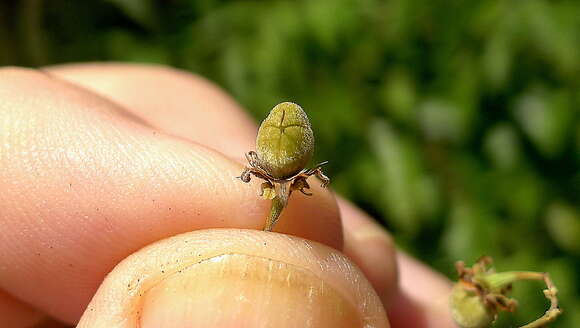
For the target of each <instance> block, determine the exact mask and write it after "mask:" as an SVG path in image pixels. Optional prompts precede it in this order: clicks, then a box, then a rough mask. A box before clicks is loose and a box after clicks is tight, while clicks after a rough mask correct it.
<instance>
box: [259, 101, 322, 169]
mask: <svg viewBox="0 0 580 328" xmlns="http://www.w3.org/2000/svg"><path fill="white" fill-rule="evenodd" d="M313 152H314V133H312V128H311V127H310V122H309V121H308V117H307V116H306V113H305V112H304V110H303V109H302V107H300V106H299V105H297V104H295V103H291V102H283V103H281V104H278V105H276V106H275V107H274V108H272V110H271V111H270V114H268V117H266V119H264V121H263V122H262V124H261V125H260V130H259V131H258V137H257V138H256V153H257V154H258V159H259V161H260V163H259V165H260V167H261V168H263V169H264V170H265V171H266V172H268V174H270V175H271V176H272V177H273V178H276V179H285V178H289V177H291V176H293V175H295V174H297V173H299V172H300V171H301V170H302V169H304V168H305V167H306V165H307V164H308V162H309V161H310V159H311V158H312V153H313Z"/></svg>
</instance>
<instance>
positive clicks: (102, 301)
mask: <svg viewBox="0 0 580 328" xmlns="http://www.w3.org/2000/svg"><path fill="white" fill-rule="evenodd" d="M191 322H196V323H197V324H199V325H200V326H211V327H231V326H235V327H255V326H268V327H270V326H276V327H297V326H309V325H310V326H315V327H361V328H362V327H388V321H387V318H386V316H385V313H384V310H383V307H382V305H381V303H380V300H379V299H378V297H377V295H376V293H375V292H374V291H373V289H372V287H371V286H370V284H369V283H368V281H367V280H366V279H365V278H364V276H363V275H362V273H360V271H358V269H357V268H356V267H355V266H354V265H353V264H352V263H351V262H350V261H348V260H347V259H346V258H345V257H344V256H342V255H341V254H340V253H339V252H337V251H335V250H333V249H331V248H328V247H326V246H323V245H321V244H318V243H315V242H311V241H308V240H304V239H300V238H296V237H291V236H287V235H282V234H277V233H267V232H261V231H252V230H232V229H218V230H205V231H196V232H192V233H188V234H183V235H180V236H176V237H172V238H169V239H167V240H163V241H160V242H158V243H156V244H153V245H151V246H148V247H146V248H145V249H142V250H140V251H138V252H137V253H135V254H133V255H131V256H130V257H129V258H127V259H126V260H124V261H123V262H122V263H120V264H119V265H118V266H117V267H116V268H115V269H114V270H113V272H111V273H110V274H109V275H108V277H107V279H106V280H105V281H104V283H103V284H102V285H101V287H100V288H99V290H98V292H97V294H96V295H95V297H94V298H93V300H92V301H91V304H90V305H89V307H88V308H87V310H86V311H85V314H84V315H83V317H82V319H81V321H80V323H79V327H121V326H122V327H137V326H139V327H159V326H171V327H186V326H188V325H190V324H191ZM116 323H124V324H123V325H118V324H116Z"/></svg>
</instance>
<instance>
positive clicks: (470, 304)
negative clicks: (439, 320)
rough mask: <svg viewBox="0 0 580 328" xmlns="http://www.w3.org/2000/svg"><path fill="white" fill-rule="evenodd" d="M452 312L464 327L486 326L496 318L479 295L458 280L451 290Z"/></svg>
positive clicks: (454, 318) (484, 327) (481, 327)
mask: <svg viewBox="0 0 580 328" xmlns="http://www.w3.org/2000/svg"><path fill="white" fill-rule="evenodd" d="M451 314H452V316H453V320H455V322H456V323H457V324H458V325H459V326H460V327H462V328H486V327H489V326H490V325H491V323H492V322H493V321H494V319H495V313H494V312H493V311H492V310H491V309H490V308H489V307H487V306H485V304H483V300H482V299H481V297H480V296H479V295H477V294H476V293H475V292H474V291H472V290H469V289H467V288H465V287H464V286H463V284H462V283H461V282H458V283H456V284H455V286H453V289H452V291H451Z"/></svg>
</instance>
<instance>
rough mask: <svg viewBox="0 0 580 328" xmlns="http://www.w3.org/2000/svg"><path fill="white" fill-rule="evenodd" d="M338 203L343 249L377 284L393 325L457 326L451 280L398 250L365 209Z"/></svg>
mask: <svg viewBox="0 0 580 328" xmlns="http://www.w3.org/2000/svg"><path fill="white" fill-rule="evenodd" d="M338 204H339V207H340V211H341V213H342V218H343V226H344V229H345V233H344V252H345V254H346V255H348V256H349V257H350V258H352V259H353V261H354V262H355V263H356V264H357V265H358V266H359V267H360V268H361V270H362V271H363V272H364V273H365V275H366V277H367V278H368V279H369V280H370V281H371V283H372V284H373V286H374V287H375V290H376V291H377V293H378V294H379V296H380V297H381V300H382V301H383V304H384V305H385V307H386V308H387V312H388V314H389V320H390V322H391V326H392V327H417V328H427V327H438V328H445V327H450V328H451V327H455V325H454V323H453V321H452V319H451V314H450V311H449V305H448V300H449V295H450V291H451V285H450V283H449V281H448V280H447V279H446V278H444V277H443V276H441V275H439V274H437V273H435V272H433V271H432V270H431V269H429V268H427V267H426V266H424V265H422V264H421V263H419V262H418V261H417V260H415V259H413V258H411V257H410V256H408V255H406V254H404V253H403V252H401V251H399V252H397V251H396V250H395V248H394V244H393V241H392V238H391V237H390V236H389V234H388V233H387V232H386V231H385V230H384V229H383V228H382V227H381V226H379V225H378V224H377V223H375V222H374V220H373V219H372V218H371V217H369V216H368V215H366V214H365V213H364V212H362V211H360V210H359V209H357V208H356V207H354V206H353V205H352V204H350V203H348V202H347V201H345V200H343V199H341V198H339V199H338ZM397 264H398V265H397ZM397 270H398V272H397ZM397 283H398V286H397Z"/></svg>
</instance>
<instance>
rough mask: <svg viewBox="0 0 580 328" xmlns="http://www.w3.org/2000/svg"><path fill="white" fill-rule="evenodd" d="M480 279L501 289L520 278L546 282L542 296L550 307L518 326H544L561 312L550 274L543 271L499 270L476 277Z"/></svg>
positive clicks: (524, 327) (538, 327) (526, 327)
mask: <svg viewBox="0 0 580 328" xmlns="http://www.w3.org/2000/svg"><path fill="white" fill-rule="evenodd" d="M478 278H479V279H481V280H482V281H485V283H487V286H489V288H491V289H492V290H495V289H501V288H503V287H505V286H507V285H509V284H511V283H513V282H516V281H520V280H543V281H544V283H545V284H546V287H547V289H545V290H544V296H545V297H546V298H547V299H548V300H549V301H550V308H549V309H548V311H546V313H545V314H544V315H543V316H541V317H540V318H538V319H536V320H534V321H532V322H530V323H528V324H527V325H524V326H522V327H520V328H540V327H545V326H546V325H547V324H548V323H551V322H553V321H554V320H555V319H556V318H557V317H558V316H559V315H560V314H561V313H562V310H561V309H560V308H558V298H557V297H556V294H557V293H558V290H557V289H556V286H554V283H553V282H552V279H550V275H549V274H548V273H545V272H531V271H511V272H500V273H492V274H487V275H484V276H482V277H478Z"/></svg>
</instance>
